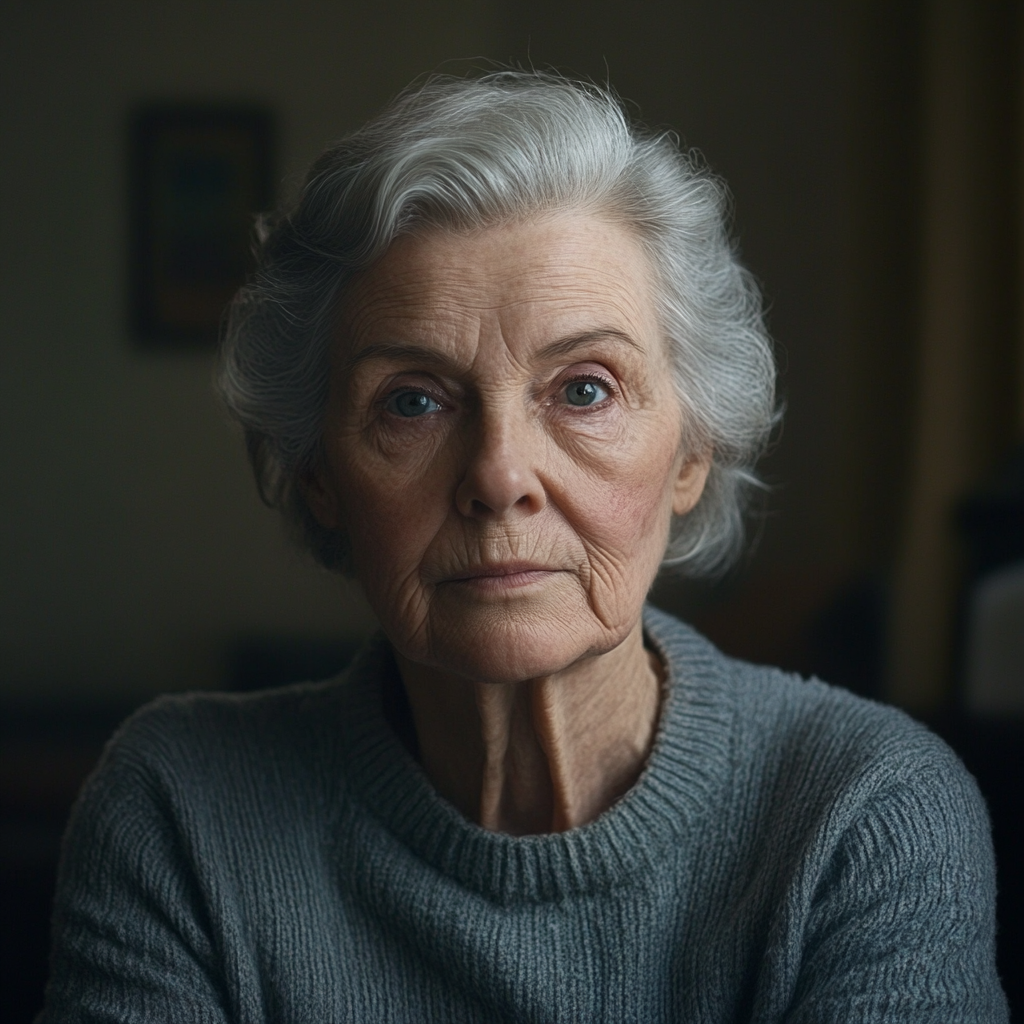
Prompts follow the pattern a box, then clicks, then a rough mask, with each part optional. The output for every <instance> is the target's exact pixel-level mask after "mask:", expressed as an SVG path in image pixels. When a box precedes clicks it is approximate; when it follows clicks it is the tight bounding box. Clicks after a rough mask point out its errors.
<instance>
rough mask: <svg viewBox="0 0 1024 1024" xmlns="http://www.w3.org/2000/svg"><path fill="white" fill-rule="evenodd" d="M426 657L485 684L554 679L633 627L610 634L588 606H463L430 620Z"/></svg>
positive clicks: (607, 647) (609, 647)
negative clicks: (557, 673)
mask: <svg viewBox="0 0 1024 1024" xmlns="http://www.w3.org/2000/svg"><path fill="white" fill-rule="evenodd" d="M432 619H434V621H433V622H432V623H431V631H430V635H431V649H430V652H429V655H428V657H427V659H425V660H428V661H429V662H430V663H432V664H434V665H435V666H436V667H438V668H440V669H442V670H443V671H447V672H452V673H455V674H457V675H460V676H463V677H465V678H468V679H472V680H473V681H475V682H485V683H514V682H521V681H522V680H525V679H537V678H540V677H542V676H550V675H553V674H554V673H556V672H562V671H564V670H565V669H568V668H569V667H571V666H572V665H574V664H575V663H576V662H578V661H580V660H581V659H583V658H587V657H590V656H594V655H599V654H604V653H606V652H608V651H610V650H613V649H614V648H615V647H617V646H618V645H619V644H620V643H621V642H622V641H623V640H624V639H625V638H626V636H628V634H629V632H630V628H631V625H630V626H626V627H625V628H624V629H622V630H621V631H620V630H614V631H609V630H608V629H606V628H605V627H604V626H603V625H602V623H601V622H600V621H599V620H598V619H597V618H596V617H595V616H594V614H593V612H592V611H591V610H590V609H589V608H588V607H579V608H568V607H566V606H565V605H564V604H563V603H560V602H555V603H554V606H553V607H552V606H551V603H550V602H536V603H533V602H526V603H524V605H521V606H518V607H517V606H516V605H515V604H509V605H507V606H505V607H501V606H495V605H489V606H483V607H476V608H463V609H461V610H460V614H456V615H447V614H444V615H438V616H432Z"/></svg>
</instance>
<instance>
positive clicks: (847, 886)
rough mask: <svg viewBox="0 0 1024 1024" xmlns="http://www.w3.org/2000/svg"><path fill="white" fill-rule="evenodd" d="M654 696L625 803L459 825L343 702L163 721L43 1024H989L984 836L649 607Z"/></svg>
mask: <svg viewBox="0 0 1024 1024" xmlns="http://www.w3.org/2000/svg"><path fill="white" fill-rule="evenodd" d="M645 630H646V636H647V642H648V644H649V645H650V646H651V647H653V648H654V649H655V650H656V651H658V652H659V653H660V655H661V657H662V658H663V660H664V662H665V665H666V666H667V674H668V682H667V687H666V695H665V698H664V703H663V708H662V713H661V719H660V723H659V727H658V732H657V736H656V739H655V743H654V747H653V750H652V753H651V755H650V758H649V761H648V764H647V765H646V767H645V769H644V771H643V773H642V774H641V776H640V778H639V780H638V781H637V782H636V784H635V785H634V786H633V788H632V789H631V790H630V791H629V792H628V793H627V794H626V795H625V796H624V797H623V798H622V799H621V800H619V801H618V802H617V803H616V804H615V805H614V806H613V807H612V808H610V809H609V810H608V811H606V812H605V813H604V814H602V815H601V816H600V817H599V818H598V819H597V820H596V821H594V822H593V823H591V824H589V825H586V826H584V827H582V828H577V829H573V830H571V831H568V832H563V833H556V834H551V835H539V836H529V837H519V838H517V837H512V836H508V835H503V834H498V833H492V832H488V831H485V830H484V829H481V828H479V827H478V826H476V825H474V824H472V823H471V822H469V821H467V820H466V819H465V818H463V817H462V816H461V815H460V814H459V812H458V811H456V810H455V808H453V807H452V806H451V805H450V804H448V803H447V802H446V801H445V800H443V799H442V798H441V797H440V796H439V795H438V794H437V793H436V791H435V790H434V789H433V788H432V786H431V784H430V782H429V781H428V779H427V778H426V776H425V775H424V774H423V772H422V770H421V769H420V767H419V766H418V764H417V763H416V761H415V760H414V759H413V758H412V757H411V756H410V755H409V754H408V753H407V751H406V747H405V746H404V745H403V744H402V743H401V742H400V741H399V739H398V738H397V736H396V735H395V733H394V731H393V730H392V729H391V728H390V727H389V725H388V719H387V717H386V715H385V713H384V708H383V703H382V693H383V687H384V684H385V682H386V681H387V680H388V678H389V676H391V677H392V678H393V674H394V673H395V672H396V671H397V670H396V668H395V665H394V661H393V658H392V655H391V653H390V650H389V648H388V646H387V644H386V642H384V641H383V640H382V639H378V640H376V641H374V642H372V643H371V644H370V645H368V646H367V647H366V648H365V649H364V650H363V652H362V653H361V655H360V656H359V657H358V658H357V660H356V662H355V663H354V664H353V666H352V667H351V668H350V669H349V671H348V672H347V673H346V674H344V675H343V676H341V677H339V678H338V679H335V680H330V681H327V682H325V683H318V684H302V685H296V686H291V687H286V688H283V689H279V690H276V691H268V692H262V693H257V694H252V695H241V696H240V695H224V694H205V693H204V694H193V695H188V696H175V697H167V698H163V699H160V700H158V701H157V702H155V703H154V704H151V705H150V706H149V707H147V708H145V709H143V710H142V711H141V712H139V713H137V714H136V715H135V716H134V717H133V718H131V719H130V720H129V721H128V722H127V723H126V724H125V725H124V726H123V727H122V728H121V730H120V731H119V733H118V734H117V735H116V736H115V738H114V739H113V740H112V742H111V743H110V745H109V747H108V749H107V751H106V753H105V755H104V758H103V760H102V762H101V764H100V766H99V768H98V769H97V771H96V772H95V774H94V775H93V777H92V778H91V780H90V781H89V782H88V783H87V785H86V786H85V788H84V790H83V793H82V795H81V797H80V799H79V802H78V804H77V807H76V810H75V812H74V814H73V817H72V820H71V823H70V826H69V830H68V833H67V836H66V839H65V844H64V855H63V861H62V866H61V871H60V879H59V884H58V893H57V902H56V910H55V939H54V951H53V964H52V977H51V981H50V986H49V989H48V993H47V1003H46V1009H45V1010H44V1011H43V1013H42V1015H41V1017H40V1018H39V1019H40V1021H43V1022H61V1024H66V1022H72V1021H123V1022H142V1021H146V1022H151V1021H174V1022H192V1021H196V1022H198V1021H203V1022H211V1024H212V1022H217V1024H223V1022H225V1021H237V1022H246V1024H249V1022H296V1024H329V1022H341V1021H356V1022H376V1021H410V1022H411V1021H445V1022H462V1021H467V1022H468V1021H487V1022H496V1021H537V1022H553V1021H579V1022H589V1021H614V1022H616V1024H618V1022H623V1021H642V1022H646V1024H651V1022H660V1021H700V1022H704V1024H712V1022H726V1021H728V1022H739V1021H756V1022H759V1024H768V1022H775V1021H780V1022H781V1021H786V1022H789V1024H798V1022H806V1024H825V1022H840V1021H893V1022H897V1021H898V1022H900V1024H909V1022H916V1021H929V1022H936V1024H956V1022H986V1024H987V1022H1005V1021H1006V1020H1007V1010H1006V1004H1005V1000H1004V998H1003V995H1002V992H1001V990H1000V986H999V982H998V979H997V977H996V973H995V966H994V896H995V885H994V868H993V861H992V851H991V845H990V840H989V828H988V822H987V819H986V814H985V808H984V806H983V803H982V801H981V798H980V797H979V795H978V792H977V789H976V787H975V785H974V782H973V780H972V779H971V777H970V776H969V775H968V774H967V772H966V771H965V770H964V768H963V767H962V766H961V765H960V763H959V762H958V761H957V759H956V758H955V757H954V756H953V754H952V753H951V752H950V751H949V750H948V749H947V748H946V747H945V746H944V745H943V744H942V742H941V741H939V740H938V739H936V738H935V737H934V736H933V735H931V734H930V733H928V732H927V731H926V730H925V729H923V728H922V727H920V726H918V725H916V724H915V723H914V722H912V721H911V720H910V719H908V718H907V717H906V716H904V715H903V714H901V713H899V712H898V711H895V710H893V709H891V708H886V707H882V706H880V705H878V704H874V703H871V702H868V701H864V700H861V699H859V698H856V697H854V696H852V695H850V694H849V693H846V692H844V691H842V690H839V689H835V688H832V687H829V686H826V685H824V684H822V683H819V682H816V681H810V682H808V681H804V680H802V679H800V678H798V677H794V676H790V675H786V674H784V673H782V672H779V671H776V670H772V669H767V668H760V667H755V666H752V665H748V664H745V663H742V662H738V661H733V660H731V659H729V658H726V657H725V656H724V655H722V654H721V653H720V652H719V651H717V650H716V649H715V648H714V647H713V646H712V645H711V644H710V643H708V642H707V641H706V640H704V639H703V638H701V637H700V636H699V635H697V634H696V633H694V632H693V631H692V630H691V629H689V628H688V627H686V626H684V625H682V624H681V623H678V622H676V621H675V620H673V619H671V618H669V617H668V616H665V615H663V614H662V613H660V612H656V611H653V610H648V611H647V612H646V614H645Z"/></svg>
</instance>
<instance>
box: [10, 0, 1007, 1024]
mask: <svg viewBox="0 0 1024 1024" xmlns="http://www.w3.org/2000/svg"><path fill="white" fill-rule="evenodd" d="M939 6H942V4H941V3H925V2H924V0H920V2H917V0H904V2H897V3H892V2H886V3H883V2H881V0H839V2H836V3H820V2H817V0H773V2H771V3H754V2H752V0H690V2H686V0H679V2H676V3H673V4H668V3H659V2H654V0H637V2H634V3H630V4H622V3H613V2H610V0H592V2H588V3H583V2H581V0H560V2H557V3H551V2H544V0H522V2H518V3H513V2H511V0H443V2H440V0H430V2H423V3H413V2H410V0H387V2H378V3H375V4H355V3H337V2H326V0H293V2H291V3H289V4H281V3H272V2H271V0H250V2H246V3H242V2H240V0H183V2H179V3H176V4H173V5H158V4H145V3H143V4H140V3H129V2H127V0H98V2H96V3H92V4H88V5H85V4H77V3H71V2H68V0H50V2H39V3H34V4H27V3H17V4H15V3H9V4H6V5H5V7H4V15H3V31H2V32H0V98H2V102H0V238H2V241H3V244H2V246H0V440H2V443H0V481H2V482H0V566H2V568H0V708H2V709H3V714H4V718H3V721H2V722H0V742H2V744H3V746H2V749H0V797H2V804H3V807H2V810H3V823H2V830H3V831H2V832H0V853H2V858H0V859H2V862H3V865H4V871H5V875H4V878H5V882H4V885H5V890H4V895H5V899H7V898H8V897H10V898H11V899H12V900H16V901H19V902H17V906H18V907H19V908H21V910H20V911H19V913H21V916H18V917H15V916H11V917H9V918H8V920H9V921H12V922H15V921H16V924H15V925H13V926H11V927H9V928H8V929H7V930H6V931H5V932H4V933H3V937H2V941H3V944H4V945H3V948H2V949H0V954H2V963H3V970H4V971H5V973H6V972H8V971H10V972H13V973H12V974H11V975H10V976H8V977H6V978H4V979H3V980H2V981H0V991H5V992H9V993H17V992H21V993H23V998H22V996H17V997H16V999H15V1002H17V999H22V1003H23V1005H22V1003H18V1007H16V1008H15V1009H14V1010H12V1011H11V1012H12V1013H13V1014H14V1016H11V1017H10V1019H11V1020H15V1019H19V1020H21V1019H28V1017H29V1016H30V1014H31V1011H32V1009H33V1008H34V1005H30V1004H34V1001H35V1000H37V998H38V976H39V975H40V974H41V972H42V970H43V969H44V968H43V967H42V966H40V964H42V959H41V954H40V956H38V957H36V959H35V960H31V957H32V956H35V953H34V952H33V951H34V950H38V949H42V948H43V946H44V945H45V931H46V922H45V909H40V908H45V906H46V901H47V899H48V887H49V885H50V884H51V883H50V879H51V875H52V861H53V857H54V855H55V852H54V851H55V849H56V844H57V839H58V837H59V833H60V828H61V826H62V821H63V815H64V814H65V813H66V808H67V805H68V803H69V801H70V799H71V798H72V797H73V794H74V792H75V790H76V788H77V786H78V784H79V782H80V779H81V777H82V774H83V772H84V771H86V770H87V769H88V766H89V764H91V763H92V761H93V759H94V758H95V756H96V752H97V750H98V748H99V745H100V744H101V742H102V739H103V737H104V736H105V735H106V733H107V732H108V731H109V729H110V728H111V727H112V725H113V723H114V722H115V721H116V719H117V717H118V716H119V715H120V714H122V713H123V712H124V711H126V710H128V709H130V708H131V707H133V706H135V705H137V704H139V703H141V702H142V701H144V700H146V699H148V698H150V697H152V696H153V695H155V694H157V693H159V692H162V691H165V690H176V689H188V688H196V687H200V688H201V687H218V686H225V685H232V684H238V683H243V684H244V683H248V684H256V683H258V682H261V681H273V680H274V679H276V678H277V677H280V676H288V675H289V674H296V673H298V674H306V673H316V672H318V671H320V670H322V669H326V668H329V667H330V665H331V661H332V659H337V658H340V657H342V656H343V654H344V652H345V651H346V650H348V649H350V648H351V646H352V645H353V644H354V643H357V642H358V640H359V638H360V637H362V636H364V635H366V633H367V632H368V631H369V630H371V629H372V628H373V621H372V616H371V615H370V613H369V611H368V609H367V608H366V606H365V604H364V602H363V601H362V599H361V597H360V596H359V594H358V592H357V591H356V589H355V588H354V587H352V586H351V585H349V584H347V583H345V582H344V581H339V580H335V579H331V578H329V577H327V576H326V575H325V574H323V573H321V572H319V571H317V570H315V569H314V568H313V567H311V566H310V565H309V564H308V563H307V562H305V561H304V560H303V558H302V557H301V556H299V555H297V554H296V553H295V552H294V551H293V550H292V549H291V548H290V547H289V545H288V543H287V542H286V540H285V539H284V537H283V535H282V532H281V530H280V529H279V526H278V524H277V522H276V520H275V518H274V517H273V515H271V514H270V513H268V512H267V511H266V510H264V509H263V508H261V507H260V506H259V504H258V502H257V500H256V497H255V494H254V491H253V487H252V485H251V482H250V480H249V477H248V473H247V469H246V467H245V464H244V459H243V455H242V450H241V446H240V444H239V441H238V438H237V437H236V436H235V435H234V434H233V432H232V430H231V429H230V427H229V426H228V424H227V423H226V421H225V419H224V417H223V415H222V414H221V413H220V411H219V410H218V408H217V405H216V402H215V400H214V398H213V394H212V388H211V376H212V369H213V355H212V353H211V352H209V351H191V352H163V353H158V352H152V351H142V350H140V349H138V348H137V347H135V346H134V345H133V342H132V338H131V335H130V331H129V329H128V321H127V305H128V297H127V267H126V260H127V254H126V239H127V231H128V186H127V134H126V126H127V117H128V113H129V111H130V109H132V108H133V107H134V106H135V105H137V104H138V103H140V102H143V101H148V100H154V99H156V100H171V101H181V100H196V101H219V102H231V101H256V102H261V103H265V104H266V105H267V106H268V107H269V108H270V110H271V111H272V112H273V114H274V117H275V120H276V124H277V141H278V146H277V149H278V171H279V173H278V178H279V181H280V191H281V192H282V193H285V194H287V192H288V190H289V189H292V188H294V187H295V183H296V182H297V180H298V179H299V177H300V176H301V174H302V171H303V169H304V168H305V166H306V165H307V164H308V162H309V161H310V160H311V159H312V158H313V156H314V155H315V154H316V153H317V152H318V150H319V149H320V148H321V147H322V145H323V144H324V143H325V142H326V141H327V140H330V139H332V138H334V137H336V136H338V135H340V134H342V133H343V132H344V131H346V130H347V129H349V128H352V127H354V126H355V125H357V124H359V123H360V122H361V121H362V120H364V119H365V118H366V117H367V116H368V115H369V114H370V113H371V112H372V111H373V110H374V109H376V108H377V107H379V106H380V105H381V104H382V103H384V102H385V101H386V100H387V99H388V97H389V96H391V95H393V94H394V92H395V91H396V90H398V89H399V88H401V87H402V86H403V85H405V84H406V83H407V82H408V81H409V80H411V79H412V78H413V77H414V76H416V75H417V74H420V73H423V72H425V71H431V70H437V69H440V70H445V69H447V68H451V69H452V70H460V69H464V68H465V67H467V66H472V65H481V64H485V63H486V62H487V61H489V60H497V61H509V60H512V61H517V62H522V63H533V64H535V65H536V66H546V65H554V66H556V67H558V68H560V69H562V70H565V71H567V72H570V73H577V74H582V75H585V76H590V77H593V78H596V79H599V80H601V81H604V80H608V81H610V82H611V83H612V84H613V85H614V87H615V88H616V89H618V90H619V92H620V93H621V94H622V95H623V96H625V97H626V98H628V99H629V100H631V101H633V102H634V103H635V105H636V109H637V111H638V113H639V115H640V116H641V118H642V119H643V120H645V121H647V122H648V123H652V124H656V125H662V126H666V127H670V128H672V129H674V130H676V131H677V132H679V134H680V135H681V136H682V138H683V140H684V142H685V143H686V144H687V145H693V146H696V147H698V148H700V149H701V150H702V151H703V153H704V154H705V156H706V157H707V159H708V161H709V162H710V164H711V165H712V166H713V167H714V168H715V169H716V170H718V171H719V172H720V173H722V174H723V175H724V176H725V177H726V179H727V180H728V181H729V183H730V185H731V187H732V190H733V193H734V196H735V211H736V226H737V230H738V232H739V236H740V239H741V247H742V252H743V255H744V258H745V260H746V261H747V263H748V264H749V266H750V267H751V268H752V269H753V270H754V271H755V273H756V274H757V275H758V277H759V278H760V280H761V282H762V284H763V288H764V292H765V295H766V298H767V301H768V304H769V309H770V322H771V327H772V331H773V334H774V336H775V338H776V340H777V343H778V353H779V360H780V366H781V390H782V397H783V398H784V400H785V402H786V405H787V415H786V421H785V427H784V429H783V430H782V431H781V433H780V435H779V437H778V439H777V443H776V446H775V448H774V449H773V451H772V453H771V455H770V456H769V458H768V459H767V460H766V461H765V464H764V472H765V475H766V477H767V479H768V480H769V481H770V482H771V483H772V484H773V490H772V491H771V492H770V494H769V495H768V496H767V497H766V499H765V503H764V507H763V509H762V515H761V517H760V519H759V521H758V525H757V526H756V529H755V532H756V533H757V534H758V537H759V543H758V545H757V547H756V549H755V552H754V554H753V555H752V556H751V558H750V559H749V560H748V562H747V563H746V564H745V566H744V567H743V569H742V570H741V571H740V572H738V573H737V574H735V575H734V576H733V577H730V578H729V579H728V580H726V581H724V582H723V583H721V584H719V585H717V586H715V587H707V586H692V585H685V584H680V583H678V582H673V581H671V580H666V581H664V582H662V583H660V584H659V586H658V588H657V589H656V594H655V596H656V599H657V600H659V601H660V602H661V603H663V604H664V605H666V606H667V607H669V608H672V609H675V610H677V611H680V612H682V613H684V614H686V615H689V616H690V617H692V618H694V619H695V621H696V622H697V623H698V625H700V626H701V627H702V628H704V629H705V630H707V631H708V632H709V633H710V634H711V635H712V637H713V638H715V639H716V640H717V641H718V642H719V643H721V645H722V646H724V647H725V648H726V649H727V650H730V651H732V652H734V653H737V654H741V655H744V656H747V657H751V658H755V659H759V660H766V661H774V662H777V663H782V664H785V665H787V666H789V667H793V668H799V669H804V670H818V671H821V672H822V673H823V674H825V675H827V676H828V677H830V678H833V679H837V680H838V681H840V682H844V683H847V684H849V685H851V686H854V687H857V688H860V689H862V690H863V691H865V692H870V693H873V694H875V695H881V696H885V695H887V694H888V695H893V696H897V697H899V699H901V700H902V701H903V702H904V703H906V704H908V705H910V706H915V707H917V708H918V709H919V710H924V711H929V712H934V711H935V710H936V709H937V708H940V707H941V706H942V705H943V703H944V702H945V703H946V704H948V692H949V691H948V690H946V689H943V680H942V679H940V678H937V677H936V678H935V679H930V680H926V681H925V682H924V683H915V684H914V685H913V686H910V687H909V688H907V687H904V688H902V689H900V686H899V685H898V682H896V683H894V681H893V679H892V676H891V673H888V672H887V669H886V665H887V651H888V650H889V647H888V646H887V644H886V624H887V623H888V622H889V621H890V620H891V618H892V617H891V615H890V614H889V611H888V610H887V600H888V598H887V595H888V594H889V593H890V590H891V587H890V580H891V579H892V577H893V573H894V571H895V567H896V566H897V565H898V563H899V558H900V550H901V545H903V544H904V542H905V537H906V532H907V525H906V524H907V512H906V509H907V505H908V490H909V489H910V486H911V484H910V481H911V480H912V479H913V473H912V466H911V463H912V461H913V460H914V458H915V450H916V449H915V440H914V438H915V436H917V435H916V434H915V425H914V419H915V416H916V412H915V410H916V408H917V400H918V394H919V392H920V390H921V380H920V376H921V371H920V362H921V360H920V352H921V345H922V340H921V330H922V323H924V322H925V321H926V320H927V317H926V316H925V315H924V307H923V303H924V302H925V301H926V299H927V288H926V287H925V285H926V281H925V280H924V279H925V277H926V271H925V269H923V268H924V267H925V261H924V260H923V258H922V245H923V242H922V239H923V238H925V237H926V234H927V233H926V231H925V230H924V229H925V222H926V220H927V218H928V217H929V216H930V215H931V214H930V212H929V211H930V208H929V207H928V202H927V194H928V192H927V188H926V187H925V186H926V182H927V180H928V168H927V166H926V159H927V154H928V152H929V148H928V139H929V136H928V130H929V129H928V124H929V120H928V116H927V114H928V110H929V104H930V103H931V96H932V92H933V91H934V90H933V84H934V83H933V82H931V80H930V79H929V77H928V74H929V73H928V68H929V67H930V66H931V65H929V59H930V58H929V53H930V50H929V47H930V46H931V43H930V39H931V35H930V34H929V33H930V32H931V29H930V27H929V26H930V25H931V24H932V21H933V15H934V11H933V9H934V8H936V7H939ZM947 6H948V5H947ZM988 6H990V7H993V9H995V8H998V7H999V5H998V4H994V5H993V4H989V5H988ZM1006 6H1007V5H1003V7H1006ZM1000 9H1002V8H1000ZM997 23H998V18H996V19H995V21H994V22H993V24H997ZM1013 38H1016V37H1013ZM1011 48H1012V46H1011ZM453 59H456V60H455V62H454V63H452V64H448V63H446V62H448V61H452V60H453ZM933 63H934V61H933ZM1010 86H1011V87H1012V88H1016V89H1017V90H1018V91H1019V90H1020V88H1021V85H1020V81H1019V80H1017V81H1016V83H1015V84H1014V83H1013V82H1011V83H1010ZM1015 95H1016V94H1015ZM1012 106H1013V105H1012V104H1010V105H1008V106H1007V107H1006V111H1004V113H1006V116H1007V117H1010V116H1015V115H1013V111H1012V109H1011V108H1012ZM996 130H997V132H998V131H999V130H1000V129H999V126H998V125H997V126H996ZM1006 130H1007V132H1009V133H1011V134H1012V133H1015V132H1016V131H1017V128H1016V124H1014V125H1009V124H1008V125H1007V128H1006ZM931 213H932V214H933V213H934V211H933V210H932V211H931ZM1005 215H1006V217H1011V216H1016V213H1013V212H1012V211H1011V210H1010V208H1009V207H1007V208H1006V212H1005ZM1014 223H1016V222H1014ZM1014 230H1017V229H1014ZM1005 265H1006V266H1009V264H1005ZM1011 276H1012V275H1011ZM1010 304H1011V305H1012V302H1011V303H1010ZM1003 326H1004V327H1005V324H1004V325H1003ZM1000 329H1002V328H1000ZM1004 334H1005V331H1004ZM1006 337H1010V335H1006ZM1019 344H1020V343H1019V334H1013V335H1012V345H1016V346H1018V347H1019ZM1022 379H1024V378H1022ZM1019 394H1024V388H1019ZM1011 418H1012V417H1011ZM1004 434H1006V431H1004ZM996 447H998V446H997V445H995V443H993V444H992V445H990V446H989V448H990V449H991V450H994V449H995V448H996ZM990 462H991V460H989V461H986V457H978V458H977V459H976V460H975V462H973V463H971V464H969V466H968V467H967V469H966V470H965V472H964V474H963V475H962V478H963V479H964V480H966V481H967V482H968V483H973V482H975V481H977V480H980V479H982V478H983V477H984V475H985V473H986V472H987V471H988V470H989V468H990ZM951 643H952V641H951ZM951 649H952V648H951ZM261 671H262V672H263V675H262V676H261V674H260V673H261ZM951 671H952V670H951ZM13 905H14V904H13V903H12V906H13ZM30 961H31V964H35V965H36V966H31V964H30ZM10 1005H11V1006H14V1003H11V1004H10ZM19 1014H20V1016H19Z"/></svg>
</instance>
